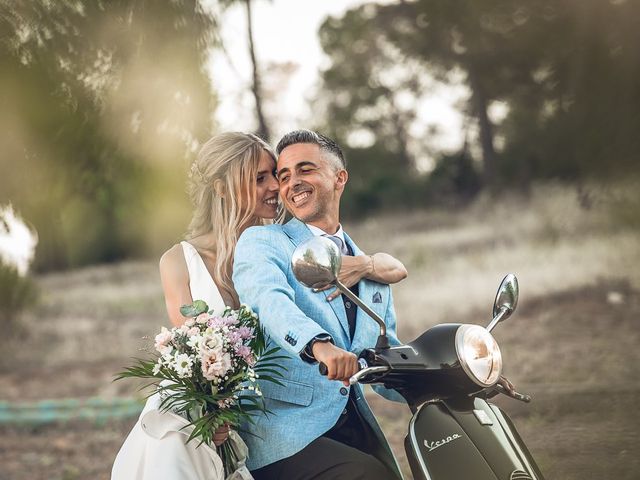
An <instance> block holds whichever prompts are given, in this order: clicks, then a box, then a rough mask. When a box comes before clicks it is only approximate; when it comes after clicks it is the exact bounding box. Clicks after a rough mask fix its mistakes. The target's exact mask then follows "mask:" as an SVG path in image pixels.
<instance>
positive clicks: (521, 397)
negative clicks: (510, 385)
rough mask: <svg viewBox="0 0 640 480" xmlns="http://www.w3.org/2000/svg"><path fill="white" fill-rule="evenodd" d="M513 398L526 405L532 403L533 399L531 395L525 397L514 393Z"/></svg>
mask: <svg viewBox="0 0 640 480" xmlns="http://www.w3.org/2000/svg"><path fill="white" fill-rule="evenodd" d="M513 398H515V399H516V400H520V401H521V402H524V403H529V402H531V397H530V396H529V395H525V394H522V393H518V392H513Z"/></svg>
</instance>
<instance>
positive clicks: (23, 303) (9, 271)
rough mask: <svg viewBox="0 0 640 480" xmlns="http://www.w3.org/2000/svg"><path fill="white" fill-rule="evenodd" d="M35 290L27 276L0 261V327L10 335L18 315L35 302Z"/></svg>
mask: <svg viewBox="0 0 640 480" xmlns="http://www.w3.org/2000/svg"><path fill="white" fill-rule="evenodd" d="M36 296H37V295H36V288H35V285H34V284H33V281H32V280H31V279H30V278H29V277H27V276H24V277H23V276H21V275H20V274H19V273H18V270H17V269H16V268H15V267H14V266H12V265H9V264H7V263H5V262H3V261H2V259H0V327H1V328H2V329H3V331H5V332H9V333H11V332H12V331H13V330H14V329H15V328H16V327H17V326H18V318H19V316H20V313H21V312H22V311H23V310H24V309H25V308H27V307H29V306H30V305H33V303H34V302H35V300H36Z"/></svg>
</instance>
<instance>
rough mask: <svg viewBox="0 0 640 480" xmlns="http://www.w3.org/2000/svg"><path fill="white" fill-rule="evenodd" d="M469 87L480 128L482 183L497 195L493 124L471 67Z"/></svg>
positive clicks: (478, 82) (480, 85)
mask: <svg viewBox="0 0 640 480" xmlns="http://www.w3.org/2000/svg"><path fill="white" fill-rule="evenodd" d="M468 72H469V83H470V85H471V102H472V106H473V110H474V113H475V116H476V118H477V119H478V126H479V127H480V146H481V148H482V183H483V185H484V186H485V187H488V188H489V190H490V191H491V193H493V194H495V193H497V187H498V181H497V178H496V151H495V148H494V146H493V124H492V123H491V120H490V119H489V114H488V111H487V110H488V108H489V100H488V99H487V96H486V93H485V91H484V88H483V87H482V84H481V82H480V81H479V80H478V77H477V74H476V73H475V71H474V69H473V68H472V67H471V68H469V69H468Z"/></svg>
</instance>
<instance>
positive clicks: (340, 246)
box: [323, 235, 349, 255]
mask: <svg viewBox="0 0 640 480" xmlns="http://www.w3.org/2000/svg"><path fill="white" fill-rule="evenodd" d="M323 237H327V238H328V239H329V240H331V241H332V242H333V243H335V244H336V246H337V247H338V250H340V253H342V255H349V250H348V249H347V246H346V245H345V243H344V242H343V241H342V239H341V238H340V237H338V236H336V235H323Z"/></svg>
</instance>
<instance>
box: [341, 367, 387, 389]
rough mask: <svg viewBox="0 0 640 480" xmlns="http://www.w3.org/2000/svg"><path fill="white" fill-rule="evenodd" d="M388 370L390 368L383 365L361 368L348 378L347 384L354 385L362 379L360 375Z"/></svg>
mask: <svg viewBox="0 0 640 480" xmlns="http://www.w3.org/2000/svg"><path fill="white" fill-rule="evenodd" d="M389 370H391V369H390V368H389V367H385V366H380V367H367V368H363V369H362V370H360V371H359V372H357V373H356V374H355V375H353V376H352V377H351V378H350V379H349V385H355V384H356V383H358V382H359V381H360V380H361V379H362V377H365V376H367V375H371V374H372V373H383V372H388V371H389Z"/></svg>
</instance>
